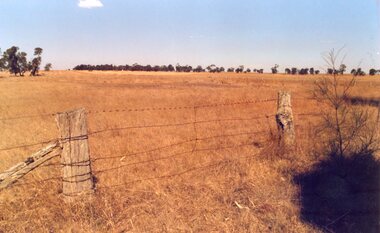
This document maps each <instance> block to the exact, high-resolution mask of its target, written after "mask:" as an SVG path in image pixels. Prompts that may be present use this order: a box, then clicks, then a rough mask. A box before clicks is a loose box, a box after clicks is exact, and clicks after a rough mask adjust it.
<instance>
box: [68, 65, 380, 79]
mask: <svg viewBox="0 0 380 233" xmlns="http://www.w3.org/2000/svg"><path fill="white" fill-rule="evenodd" d="M278 68H279V65H277V64H276V65H275V66H274V67H272V68H271V73H272V74H277V73H278ZM73 70H87V71H93V70H96V71H146V72H159V71H162V72H186V73H190V72H193V73H200V72H209V73H221V72H235V73H252V72H253V73H259V74H262V73H264V69H262V68H258V69H256V68H255V69H250V68H246V69H245V68H244V66H242V65H241V66H239V67H237V68H235V67H230V68H227V69H225V68H224V67H222V66H221V67H218V66H216V65H209V66H207V67H205V68H203V67H202V66H200V65H199V66H196V67H193V66H189V65H180V64H177V65H176V66H173V65H171V64H169V65H154V66H151V65H140V64H137V63H135V64H133V65H112V64H105V65H84V64H81V65H77V66H75V67H74V68H73ZM345 72H346V66H345V65H344V64H343V65H342V66H341V67H340V68H339V69H338V70H333V69H327V70H326V74H344V73H345ZM320 73H321V72H320V71H319V70H316V69H314V68H301V69H298V68H295V67H292V68H285V74H291V75H308V74H311V75H314V74H320ZM351 74H352V75H354V76H364V75H366V73H365V72H364V71H363V70H362V69H361V68H358V69H352V70H351ZM368 74H369V75H375V74H380V70H376V69H373V68H372V69H370V70H369V72H368Z"/></svg>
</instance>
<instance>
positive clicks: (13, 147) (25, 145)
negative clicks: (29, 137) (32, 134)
mask: <svg viewBox="0 0 380 233" xmlns="http://www.w3.org/2000/svg"><path fill="white" fill-rule="evenodd" d="M56 140H58V139H57V138H54V139H50V140H48V141H41V142H34V143H31V144H24V145H17V146H10V147H5V148H0V151H7V150H14V149H20V148H25V147H31V146H37V145H41V144H46V143H50V142H54V141H56Z"/></svg>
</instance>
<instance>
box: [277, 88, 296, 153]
mask: <svg viewBox="0 0 380 233" xmlns="http://www.w3.org/2000/svg"><path fill="white" fill-rule="evenodd" d="M276 122H277V128H278V132H279V139H280V142H281V143H282V144H283V145H285V146H292V145H294V141H295V131H294V122H293V111H292V105H291V102H290V93H289V92H286V91H279V92H278V100H277V114H276Z"/></svg>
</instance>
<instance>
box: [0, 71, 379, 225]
mask: <svg viewBox="0 0 380 233" xmlns="http://www.w3.org/2000/svg"><path fill="white" fill-rule="evenodd" d="M1 76H3V77H6V78H1V79H0V93H1V94H0V110H1V115H0V118H2V120H0V128H1V129H2V130H1V131H0V136H1V138H2V140H1V141H0V148H8V147H13V146H17V145H20V144H21V145H22V144H33V143H35V142H40V141H46V140H50V139H54V138H56V137H57V135H58V131H57V128H56V125H55V121H54V116H43V117H31V118H29V117H26V118H18V119H8V120H7V119H4V118H14V117H15V116H16V117H19V116H33V115H40V114H47V113H49V114H50V113H56V112H63V111H67V110H71V109H75V108H79V107H84V108H86V110H88V111H89V112H90V113H89V114H88V124H89V131H90V132H95V131H101V130H103V129H110V128H123V127H131V126H153V125H167V124H181V123H184V122H185V123H186V122H193V121H197V122H200V123H197V124H186V125H176V126H169V127H149V128H133V129H127V130H117V131H104V132H101V133H96V134H93V135H90V138H89V142H90V154H91V158H92V159H95V160H96V159H99V160H96V161H94V162H93V164H92V168H93V170H94V173H95V176H96V178H97V192H96V193H95V195H94V197H93V198H91V199H89V200H85V201H82V202H78V203H76V204H68V203H64V202H62V197H61V194H60V182H59V180H48V181H45V182H40V181H42V180H45V179H48V178H51V177H59V176H60V169H59V165H56V164H57V163H58V162H59V161H58V160H57V159H54V160H52V161H51V162H50V164H51V165H49V166H47V165H45V166H42V167H40V168H38V169H37V170H36V171H33V172H32V173H30V174H28V175H27V176H26V177H24V178H23V179H22V180H20V182H18V183H17V184H16V185H14V186H13V187H11V188H9V189H7V190H5V191H2V192H0V205H1V208H0V232H1V231H4V232H12V231H13V232H40V231H41V232H47V231H53V232H318V231H320V230H319V229H317V228H316V227H314V226H312V225H311V224H310V223H307V222H304V221H303V220H302V219H301V216H300V205H299V190H298V186H297V185H296V184H294V182H293V180H292V177H293V176H294V175H295V174H297V173H299V172H301V171H307V170H308V169H310V168H311V167H312V165H313V164H315V163H317V162H318V161H319V158H316V157H313V156H311V155H310V153H309V152H310V148H312V144H313V139H312V137H313V135H312V125H313V124H315V123H316V118H315V117H312V116H308V115H304V116H303V115H298V114H301V113H317V112H319V111H320V110H321V109H320V108H321V106H320V105H319V104H318V103H316V102H315V101H313V100H310V99H306V98H308V97H310V91H311V89H312V87H313V81H314V80H315V79H316V78H317V77H316V76H305V77H299V76H296V77H294V76H286V75H270V74H261V75H258V74H230V73H223V74H209V73H202V74H192V73H191V74H185V73H181V74H178V73H145V72H95V71H94V72H85V71H81V72H79V71H51V72H46V73H44V74H43V76H41V77H33V78H31V77H24V78H20V77H9V75H7V74H4V73H3V74H1ZM347 79H349V77H348V76H347ZM379 87H380V79H379V78H378V77H365V78H360V80H359V81H358V84H357V89H356V90H355V95H357V96H363V97H368V98H379V97H380V93H379V91H378V90H379ZM280 89H286V90H289V91H291V92H292V96H293V111H294V113H295V114H296V115H295V122H296V130H297V136H298V138H299V139H298V145H297V149H296V150H295V151H294V152H293V153H291V154H283V153H280V152H279V151H278V150H277V149H276V144H275V143H274V142H273V140H272V137H273V136H272V134H273V133H275V131H276V126H275V120H274V117H273V116H272V115H273V114H275V111H276V102H275V101H271V102H263V103H256V104H237V105H226V106H215V107H204V108H198V109H196V112H194V109H192V108H189V109H178V108H176V109H173V107H178V106H180V107H181V106H199V105H207V104H213V103H231V102H245V101H249V100H260V99H276V97H277V91H278V90H280ZM148 108H149V109H148ZM152 108H156V109H154V110H152ZM160 108H161V110H159V109H160ZM163 108H166V109H163ZM168 108H170V109H168ZM126 109H128V110H129V109H133V110H134V109H137V110H142V109H143V110H144V111H119V112H116V111H113V112H109V111H110V110H126ZM103 110H105V111H107V112H105V113H102V112H101V111H103ZM257 116H260V117H261V116H264V118H262V119H257V120H253V119H252V120H248V119H249V118H252V117H257ZM265 116H268V117H267V118H266V117H265ZM237 118H240V119H241V120H231V119H237ZM216 119H229V120H226V121H209V120H216ZM242 119H246V120H242ZM245 132H263V133H253V134H244V133H245ZM238 134H240V135H238ZM215 135H219V136H221V135H224V136H223V137H217V138H213V136H215ZM228 135H230V136H228ZM194 138H198V139H199V138H207V139H204V140H197V141H194V140H191V139H194ZM189 140H190V141H189ZM183 141H189V142H187V143H182V144H178V142H183ZM172 144H178V145H173V146H168V147H166V148H161V147H165V146H166V145H172ZM39 148H41V145H36V146H31V147H25V148H18V149H11V150H5V151H1V150H0V156H1V163H0V171H3V170H5V169H6V168H8V167H10V166H11V165H13V164H15V163H17V162H19V161H22V160H23V159H25V158H26V157H27V156H28V155H29V154H30V153H32V152H34V151H36V150H38V149H39ZM155 148H161V149H155ZM144 151H151V152H147V153H139V152H144ZM136 153H138V154H136ZM108 156H112V157H113V156H116V157H117V158H114V159H107V160H100V158H102V157H108ZM119 166H121V168H119V169H114V168H115V167H119ZM102 171H103V172H102Z"/></svg>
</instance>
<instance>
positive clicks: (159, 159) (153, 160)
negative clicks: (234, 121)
mask: <svg viewBox="0 0 380 233" xmlns="http://www.w3.org/2000/svg"><path fill="white" fill-rule="evenodd" d="M252 145H253V144H252V143H244V144H239V145H235V146H227V147H218V148H203V149H195V150H194V149H191V150H187V151H183V152H179V153H174V154H172V155H169V156H165V157H159V158H157V159H150V160H145V161H140V162H135V163H128V164H123V165H120V166H117V167H111V168H106V169H103V170H98V171H93V173H94V174H101V173H104V172H109V171H114V170H119V169H121V168H124V167H129V166H133V165H139V164H146V163H154V162H157V161H162V160H166V159H171V158H175V157H178V156H181V155H185V154H189V153H195V152H201V151H217V150H225V149H232V148H240V147H245V146H252Z"/></svg>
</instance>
